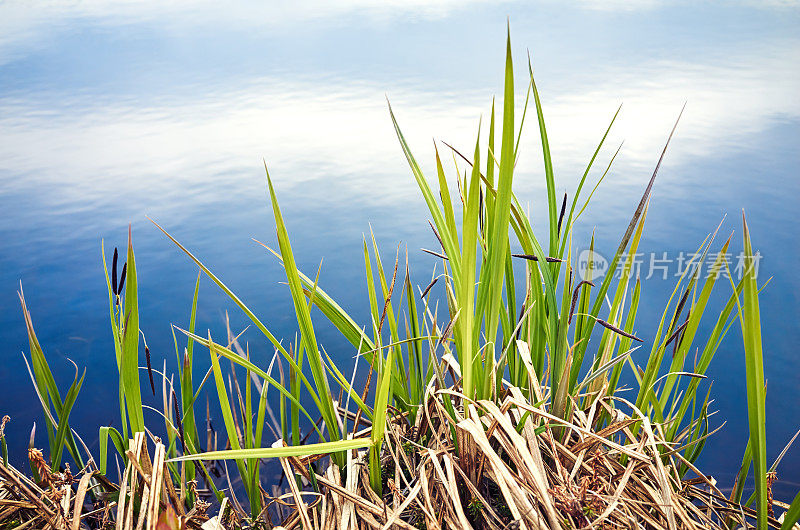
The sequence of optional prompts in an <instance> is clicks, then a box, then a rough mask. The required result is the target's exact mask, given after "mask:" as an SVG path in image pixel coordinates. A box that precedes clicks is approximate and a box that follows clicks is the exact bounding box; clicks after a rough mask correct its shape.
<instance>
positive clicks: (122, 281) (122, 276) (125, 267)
mask: <svg viewBox="0 0 800 530" xmlns="http://www.w3.org/2000/svg"><path fill="white" fill-rule="evenodd" d="M127 272H128V264H127V263H125V264H124V265H123V266H122V274H120V276H119V289H117V294H120V293H122V288H123V287H124V286H125V274H126V273H127Z"/></svg>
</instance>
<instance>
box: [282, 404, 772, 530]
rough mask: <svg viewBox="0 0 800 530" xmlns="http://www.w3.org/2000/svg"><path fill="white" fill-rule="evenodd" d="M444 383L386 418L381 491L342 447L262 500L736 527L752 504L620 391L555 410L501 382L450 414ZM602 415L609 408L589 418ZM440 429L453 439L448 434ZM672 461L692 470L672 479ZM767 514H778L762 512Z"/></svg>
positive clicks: (486, 524) (411, 522)
mask: <svg viewBox="0 0 800 530" xmlns="http://www.w3.org/2000/svg"><path fill="white" fill-rule="evenodd" d="M445 393H448V394H449V395H450V396H451V397H453V398H454V399H455V400H456V402H457V403H458V402H459V401H460V400H461V399H463V396H460V395H459V394H457V393H455V392H452V391H446V392H439V393H437V394H433V393H431V392H429V393H428V396H427V400H426V405H425V409H424V414H419V415H418V418H419V420H418V421H417V424H416V425H410V424H409V423H408V422H407V421H406V418H405V416H399V415H398V416H395V417H393V418H392V421H391V422H390V425H389V427H388V432H387V443H386V445H385V448H384V471H385V475H387V476H388V477H389V478H388V479H386V480H385V488H384V492H385V495H384V496H383V497H382V498H381V497H378V496H377V495H376V494H375V493H374V492H373V490H372V489H371V488H370V486H369V477H368V475H367V470H366V455H365V454H360V455H351V457H350V463H349V465H348V468H347V469H346V470H339V469H338V468H336V467H335V466H333V465H331V466H329V467H328V468H327V470H326V471H325V472H324V473H323V474H321V475H320V474H317V475H315V476H314V477H313V478H314V479H316V482H317V483H318V484H319V493H317V492H312V491H306V492H300V491H298V490H297V489H296V488H294V489H293V490H292V491H290V492H289V493H288V494H286V495H283V496H282V497H280V498H276V499H274V500H273V503H274V504H277V505H280V506H281V507H282V508H281V509H282V510H283V511H284V513H286V512H287V511H288V515H287V516H286V517H285V519H284V520H283V521H282V526H283V527H285V528H287V529H303V530H309V529H315V530H317V529H318V530H328V529H342V530H345V529H388V528H403V529H410V528H426V529H429V530H433V529H447V528H459V529H472V528H474V529H484V528H485V529H493V530H501V529H556V528H559V529H560V528H596V529H601V528H653V529H700V528H720V529H722V528H730V527H732V528H741V527H747V522H748V521H751V522H752V519H751V517H752V516H754V515H755V512H754V511H753V510H751V509H749V508H743V507H741V506H739V505H736V504H734V503H732V502H730V501H729V500H728V499H727V498H726V497H725V495H724V494H723V493H722V492H721V491H720V490H719V489H718V488H717V486H716V483H715V481H714V479H713V478H710V477H707V476H705V475H704V474H702V473H701V472H700V471H699V470H697V469H694V467H693V466H692V465H691V464H689V463H688V462H686V461H685V460H684V459H682V457H681V455H680V453H679V452H678V451H675V449H676V448H675V447H671V446H670V445H669V444H667V443H666V442H665V441H664V438H663V436H662V433H661V428H660V426H658V425H653V424H651V423H650V422H649V421H648V420H647V419H646V418H644V417H643V416H642V414H641V413H639V412H638V411H637V410H636V409H635V407H633V405H631V404H630V403H628V402H626V401H625V400H624V399H619V398H614V399H613V400H612V399H601V400H596V401H594V403H593V404H592V405H591V407H590V408H589V409H588V410H585V411H580V410H576V411H575V413H574V414H573V415H572V418H571V421H569V422H564V421H562V420H560V419H558V418H557V417H555V416H553V415H552V414H550V413H549V412H548V411H547V410H545V409H544V408H543V407H537V406H534V405H532V404H531V400H529V399H527V398H526V397H525V396H523V395H522V393H521V392H520V391H519V390H518V389H516V388H508V389H507V390H506V395H505V398H504V399H503V400H501V401H500V402H501V403H502V406H501V407H498V406H497V405H495V404H494V403H492V402H490V401H480V402H477V403H468V404H467V406H466V412H465V413H463V415H462V416H459V417H457V419H456V420H455V421H454V420H452V419H451V418H450V417H449V416H448V414H447V412H446V410H445V408H444V406H443V403H442V401H441V398H442V396H443V395H444V394H445ZM536 401H537V402H542V401H544V400H543V399H542V396H541V395H539V396H538V399H536ZM460 410H461V411H464V410H465V409H464V408H463V407H461V408H460ZM625 410H628V411H629V413H625V412H624V411H625ZM602 418H606V419H608V418H612V419H611V420H610V421H608V422H607V426H606V427H604V428H602V429H600V430H598V429H597V428H596V426H597V425H598V424H600V423H601V419H602ZM451 429H455V431H456V438H457V440H458V442H459V443H458V447H454V446H453V445H451V444H450V443H449V440H450V439H451V437H450V436H449V434H450V433H449V432H448V431H450V430H451ZM681 464H685V465H688V466H689V468H690V469H691V470H692V475H693V478H691V479H688V480H682V479H681V477H680V476H679V475H678V472H677V470H678V468H679V466H680V465H681ZM283 465H284V470H285V471H286V473H287V474H288V473H290V471H293V472H294V473H296V474H298V475H302V476H304V478H305V479H306V480H307V481H309V482H310V481H311V479H312V477H311V476H310V475H309V471H308V469H309V466H308V462H307V461H301V460H298V459H284V462H283ZM290 467H291V469H289V468H290ZM290 482H292V481H290ZM290 500H291V501H292V504H287V503H288V501H290ZM726 523H727V524H730V525H731V526H727V524H726ZM770 526H772V527H775V528H779V527H780V523H778V521H776V520H774V519H773V520H771V521H770Z"/></svg>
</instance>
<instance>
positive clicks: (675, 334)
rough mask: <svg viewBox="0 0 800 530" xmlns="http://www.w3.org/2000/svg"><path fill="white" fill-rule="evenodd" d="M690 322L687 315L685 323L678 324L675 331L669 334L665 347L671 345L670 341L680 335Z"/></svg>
mask: <svg viewBox="0 0 800 530" xmlns="http://www.w3.org/2000/svg"><path fill="white" fill-rule="evenodd" d="M688 323H689V317H686V320H685V321H684V322H683V324H681V325H680V326H678V329H676V330H675V331H673V332H672V335H670V336H669V338H668V339H667V342H665V343H664V347H667V346H668V345H669V343H670V342H672V341H673V340H675V337H677V336H678V335H680V334H681V331H683V330H684V328H686V324H688Z"/></svg>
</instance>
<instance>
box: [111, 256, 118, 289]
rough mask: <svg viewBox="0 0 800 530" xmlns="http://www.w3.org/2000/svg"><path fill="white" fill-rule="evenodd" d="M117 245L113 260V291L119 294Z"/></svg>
mask: <svg viewBox="0 0 800 530" xmlns="http://www.w3.org/2000/svg"><path fill="white" fill-rule="evenodd" d="M117 257H118V256H117V247H114V258H113V259H112V260H111V291H112V292H113V293H114V294H117Z"/></svg>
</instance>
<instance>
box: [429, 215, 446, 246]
mask: <svg viewBox="0 0 800 530" xmlns="http://www.w3.org/2000/svg"><path fill="white" fill-rule="evenodd" d="M428 224H429V225H431V230H433V235H435V236H436V239H437V240H438V241H439V246H440V247H441V248H442V250H444V243H442V238H441V236H440V235H439V232H437V231H436V227H434V226H433V223H432V222H430V221H428Z"/></svg>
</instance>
